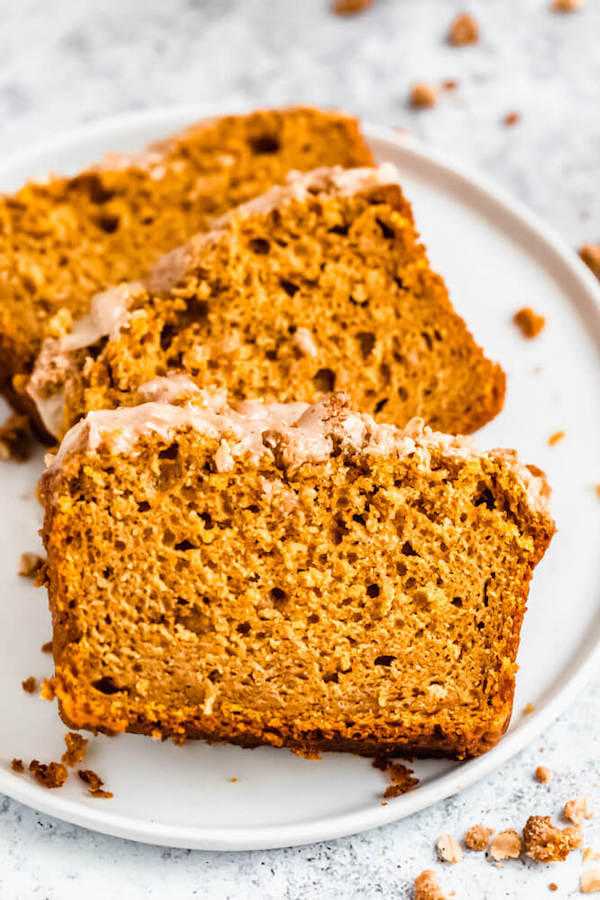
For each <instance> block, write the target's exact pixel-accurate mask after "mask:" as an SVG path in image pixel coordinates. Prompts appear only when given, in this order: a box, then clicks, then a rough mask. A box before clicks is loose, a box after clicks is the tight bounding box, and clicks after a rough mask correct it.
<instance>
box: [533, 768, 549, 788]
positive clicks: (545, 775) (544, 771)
mask: <svg viewBox="0 0 600 900" xmlns="http://www.w3.org/2000/svg"><path fill="white" fill-rule="evenodd" d="M535 777H536V778H537V780H538V781H539V782H541V784H546V783H547V782H548V781H550V779H551V778H552V772H551V771H550V769H549V768H548V766H538V767H537V769H536V770H535Z"/></svg>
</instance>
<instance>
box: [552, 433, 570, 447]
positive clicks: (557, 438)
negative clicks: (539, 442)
mask: <svg viewBox="0 0 600 900" xmlns="http://www.w3.org/2000/svg"><path fill="white" fill-rule="evenodd" d="M565 434H566V432H565V431H555V432H554V433H553V434H551V435H550V437H549V438H548V443H549V445H550V446H551V447H554V445H555V444H558V442H559V441H562V439H563V438H564V437H565Z"/></svg>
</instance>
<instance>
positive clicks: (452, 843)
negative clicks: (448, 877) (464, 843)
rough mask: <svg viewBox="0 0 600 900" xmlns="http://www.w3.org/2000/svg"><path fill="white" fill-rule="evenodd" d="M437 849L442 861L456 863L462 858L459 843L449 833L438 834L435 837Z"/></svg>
mask: <svg viewBox="0 0 600 900" xmlns="http://www.w3.org/2000/svg"><path fill="white" fill-rule="evenodd" d="M437 851H438V855H439V857H440V859H441V860H442V861H443V862H447V863H457V862H460V861H461V859H462V858H463V852H462V850H461V847H460V844H459V843H458V841H457V840H456V838H455V837H453V836H452V835H451V834H442V835H440V837H439V838H438V839H437Z"/></svg>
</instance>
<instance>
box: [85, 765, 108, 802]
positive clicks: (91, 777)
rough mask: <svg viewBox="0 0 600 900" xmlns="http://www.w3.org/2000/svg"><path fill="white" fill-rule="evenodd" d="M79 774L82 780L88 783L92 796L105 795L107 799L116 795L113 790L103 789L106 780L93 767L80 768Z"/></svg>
mask: <svg viewBox="0 0 600 900" xmlns="http://www.w3.org/2000/svg"><path fill="white" fill-rule="evenodd" d="M77 774H78V775H79V777H80V778H81V780H82V781H83V782H84V783H85V784H87V786H88V793H89V795H90V797H103V798H106V799H110V798H111V797H114V794H113V793H112V792H111V791H103V790H102V785H103V784H104V782H103V781H102V779H101V778H100V776H99V775H98V774H97V773H96V772H94V771H93V769H79V771H78V772H77Z"/></svg>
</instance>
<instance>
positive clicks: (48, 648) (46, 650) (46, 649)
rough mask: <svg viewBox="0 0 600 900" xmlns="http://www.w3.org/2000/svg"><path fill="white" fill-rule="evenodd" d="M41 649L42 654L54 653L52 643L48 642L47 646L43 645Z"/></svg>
mask: <svg viewBox="0 0 600 900" xmlns="http://www.w3.org/2000/svg"><path fill="white" fill-rule="evenodd" d="M40 649H41V651H42V653H52V641H46V643H45V644H42V646H41V647H40Z"/></svg>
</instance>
